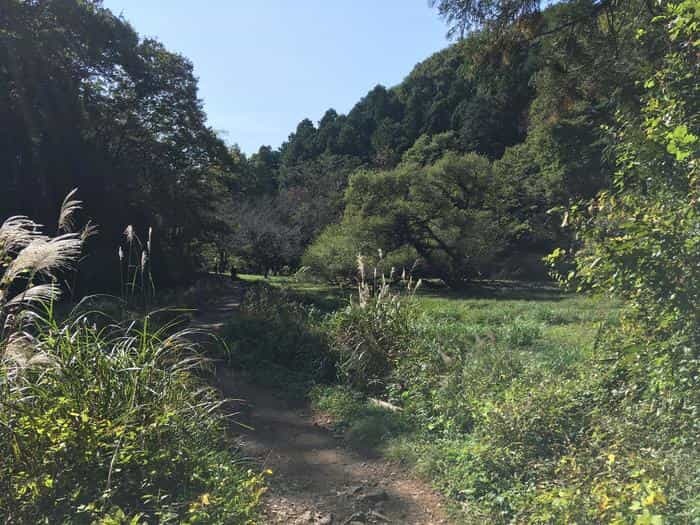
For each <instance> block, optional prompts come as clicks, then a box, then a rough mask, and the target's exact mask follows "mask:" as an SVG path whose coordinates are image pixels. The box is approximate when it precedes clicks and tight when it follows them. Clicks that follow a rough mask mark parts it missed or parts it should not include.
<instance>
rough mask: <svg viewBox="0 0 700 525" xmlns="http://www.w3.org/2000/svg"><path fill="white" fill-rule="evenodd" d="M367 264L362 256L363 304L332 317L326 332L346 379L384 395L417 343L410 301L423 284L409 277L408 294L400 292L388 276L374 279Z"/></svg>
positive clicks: (360, 301) (359, 301) (360, 299)
mask: <svg viewBox="0 0 700 525" xmlns="http://www.w3.org/2000/svg"><path fill="white" fill-rule="evenodd" d="M364 264H365V263H364V258H363V257H362V256H358V265H359V273H360V280H359V284H358V299H357V302H352V301H351V303H350V305H349V306H347V307H346V308H345V309H343V310H341V311H339V312H337V313H336V314H335V315H333V316H331V317H330V319H329V320H328V321H327V324H326V329H327V330H328V331H329V332H330V334H331V341H332V348H333V351H334V353H335V354H336V355H337V356H338V357H337V359H338V371H339V374H340V376H341V379H342V380H343V381H345V382H346V383H347V384H349V385H351V386H353V387H355V388H358V389H360V390H361V391H363V392H367V393H374V394H378V393H382V392H383V391H384V389H385V382H386V379H387V377H388V376H389V374H390V373H391V371H392V370H393V368H394V366H395V363H396V362H397V361H398V360H399V358H400V356H401V355H402V354H403V353H405V352H406V349H407V348H408V344H409V342H410V340H411V335H412V332H411V323H412V320H413V319H412V312H411V306H410V298H411V296H412V295H413V293H414V292H415V290H416V288H417V286H419V285H420V281H419V282H418V283H417V286H416V285H414V284H413V281H412V280H411V279H409V280H408V281H405V282H404V285H405V287H406V294H404V295H401V294H400V293H394V292H392V291H391V287H390V285H389V281H388V280H387V279H386V278H385V277H384V276H382V277H381V278H379V277H377V275H378V272H377V270H376V269H375V271H374V277H373V279H371V280H370V279H369V278H368V277H367V276H366V274H365V266H364ZM391 277H393V276H390V279H391Z"/></svg>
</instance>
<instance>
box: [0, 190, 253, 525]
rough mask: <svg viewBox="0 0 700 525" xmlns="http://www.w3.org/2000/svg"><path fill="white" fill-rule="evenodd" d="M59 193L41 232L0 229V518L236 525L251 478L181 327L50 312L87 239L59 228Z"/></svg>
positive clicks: (246, 505) (72, 206)
mask: <svg viewBox="0 0 700 525" xmlns="http://www.w3.org/2000/svg"><path fill="white" fill-rule="evenodd" d="M73 195H74V192H71V194H70V195H69V197H68V198H67V199H66V200H65V201H64V204H63V207H62V209H61V214H60V220H59V226H58V229H57V234H56V235H55V236H53V237H52V236H50V235H47V234H46V233H44V230H43V228H42V226H41V225H39V224H37V223H35V222H33V221H32V220H30V219H29V218H27V217H12V218H10V219H8V220H6V221H5V222H4V223H3V224H2V226H1V227H0V264H1V265H2V266H1V267H0V268H1V269H2V277H1V278H0V321H1V322H2V324H1V325H0V328H1V329H2V332H1V333H0V521H2V522H4V523H66V522H90V523H92V522H100V523H122V522H126V521H130V522H133V523H137V522H163V523H168V522H172V523H203V522H206V523H247V522H250V521H251V520H252V519H254V516H255V513H256V506H257V502H258V499H259V497H260V495H261V493H262V490H263V488H262V487H263V485H262V479H261V477H260V476H259V475H257V474H255V473H254V472H252V471H251V470H249V469H247V467H246V466H245V464H244V463H243V462H242V461H241V459H240V458H239V456H238V455H237V454H236V453H235V451H233V450H231V449H230V447H229V446H228V445H227V443H226V441H225V433H224V432H225V425H226V419H225V418H226V415H225V413H224V411H223V410H222V407H223V406H224V401H222V400H221V399H219V398H218V396H217V395H216V393H215V392H214V391H213V390H212V389H211V388H209V387H207V386H206V385H205V384H204V383H203V382H202V380H201V379H200V377H201V375H202V372H203V371H205V370H206V367H207V360H206V359H205V358H204V357H203V356H202V355H201V354H200V353H199V352H198V349H197V347H196V345H195V344H194V343H193V342H192V341H193V338H192V335H193V333H192V331H191V330H177V328H176V326H175V325H173V324H167V323H166V324H164V325H161V326H159V327H153V326H152V323H151V318H150V316H149V315H146V316H145V318H144V319H143V320H142V321H139V322H135V321H131V322H127V323H123V324H117V323H113V322H111V321H110V320H109V319H107V320H105V321H104V322H96V317H98V316H100V315H101V312H99V311H98V312H96V311H94V310H89V311H87V312H86V311H85V310H84V309H83V308H81V306H82V305H79V306H78V307H77V308H75V309H74V310H73V311H72V312H70V313H69V314H68V315H67V316H65V317H64V318H62V319H60V320H59V318H58V316H57V315H56V313H55V308H54V305H55V303H56V300H57V299H58V297H59V294H60V287H59V285H58V279H59V277H60V276H61V275H62V272H64V271H66V270H69V269H71V268H72V267H74V265H75V263H76V261H77V259H78V257H79V256H80V253H81V249H82V246H83V241H84V240H85V238H86V236H87V235H89V234H90V233H91V232H93V231H94V230H93V229H92V228H88V229H83V230H81V231H78V232H70V231H65V230H68V229H72V214H73V213H74V212H75V211H76V210H77V209H79V207H80V202H79V201H76V200H74V199H72V197H73ZM144 276H146V269H145V267H144V268H142V270H141V279H142V284H143V283H145V282H146V281H145V280H143V279H144ZM132 282H134V281H132ZM132 290H133V286H132ZM105 317H106V316H105ZM193 371H197V373H196V374H195V373H193Z"/></svg>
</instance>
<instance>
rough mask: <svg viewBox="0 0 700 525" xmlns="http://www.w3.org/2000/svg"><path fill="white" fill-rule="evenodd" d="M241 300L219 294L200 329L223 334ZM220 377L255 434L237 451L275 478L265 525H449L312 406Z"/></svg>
mask: <svg viewBox="0 0 700 525" xmlns="http://www.w3.org/2000/svg"><path fill="white" fill-rule="evenodd" d="M242 295H243V288H242V287H234V288H230V287H229V289H228V290H227V291H224V290H222V295H221V297H220V298H219V300H217V301H216V302H212V303H209V304H208V305H207V306H205V307H203V308H201V309H200V310H199V313H198V315H197V316H196V317H195V319H194V320H193V321H194V324H195V326H197V327H198V328H204V329H207V330H210V331H213V332H217V331H219V330H220V329H221V327H222V326H223V325H224V323H225V322H226V320H227V319H228V318H229V317H230V316H231V315H235V310H236V308H237V307H238V305H239V304H240V300H241V297H242ZM216 377H217V381H218V386H219V388H220V389H221V391H222V393H223V395H224V396H226V397H229V398H236V399H242V400H243V401H240V402H239V406H238V407H237V408H238V409H239V410H240V412H241V414H240V417H239V421H241V422H243V423H245V424H246V425H249V426H250V427H251V428H250V429H243V428H240V430H238V431H237V432H236V434H237V436H236V439H237V441H238V444H239V445H240V447H241V448H242V450H243V451H244V453H245V454H246V455H248V456H249V457H251V458H255V459H257V460H258V461H259V462H260V464H261V465H262V466H263V468H265V469H268V468H269V469H270V470H272V471H273V475H272V476H271V477H270V478H269V484H270V488H269V490H268V492H267V493H266V495H265V497H264V503H263V516H264V517H263V521H262V523H265V524H267V523H269V524H281V523H284V524H302V523H303V524H317V525H322V524H326V525H328V524H333V525H337V524H342V525H351V524H352V525H360V524H370V523H394V524H407V525H437V524H447V523H449V521H448V519H447V518H446V513H445V512H444V510H443V506H442V501H441V498H440V496H439V495H438V494H436V493H435V491H433V490H432V489H431V488H430V486H428V485H427V484H425V483H423V482H422V481H419V480H417V479H415V478H414V477H412V476H411V475H409V474H408V473H407V472H406V471H405V470H404V469H403V468H402V467H401V466H400V465H397V464H394V463H391V462H388V461H385V460H383V459H379V458H376V457H372V456H371V454H365V453H361V452H357V451H354V450H350V449H348V448H347V447H346V445H345V443H344V441H343V439H342V436H339V435H337V434H334V433H333V432H332V430H331V429H329V428H326V425H324V422H323V418H322V417H319V416H318V415H315V414H313V413H312V411H311V410H310V408H309V407H308V405H306V404H302V403H299V402H296V403H295V402H292V401H290V400H287V399H284V398H282V397H280V394H279V392H275V391H274V390H270V389H267V388H262V387H259V386H256V385H253V384H251V383H250V382H248V381H246V380H245V377H244V376H243V375H242V374H240V373H238V372H235V371H233V370H230V369H228V368H223V367H221V368H219V369H218V370H217V374H216Z"/></svg>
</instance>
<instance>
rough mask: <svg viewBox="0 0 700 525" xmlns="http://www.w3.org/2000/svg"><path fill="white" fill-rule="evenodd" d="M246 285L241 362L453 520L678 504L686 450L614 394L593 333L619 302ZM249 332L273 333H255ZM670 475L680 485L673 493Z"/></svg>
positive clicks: (530, 290)
mask: <svg viewBox="0 0 700 525" xmlns="http://www.w3.org/2000/svg"><path fill="white" fill-rule="evenodd" d="M242 279H243V280H245V281H247V282H249V283H251V288H250V292H249V294H248V297H247V298H246V300H244V303H243V308H242V310H243V313H242V316H241V317H240V318H239V319H237V320H235V321H232V326H231V327H230V328H231V330H230V331H229V341H230V342H231V343H232V351H233V354H232V355H236V354H237V353H239V354H240V353H242V357H241V356H239V357H240V359H241V360H240V361H238V364H242V365H243V366H246V365H247V366H248V367H249V369H251V370H252V371H253V374H255V370H260V369H262V370H265V371H266V373H265V374H261V375H260V379H261V380H262V381H263V382H264V381H266V380H271V381H272V382H273V383H274V384H277V385H280V384H282V385H286V387H287V388H288V389H289V391H290V392H291V393H292V394H295V395H299V396H304V395H306V396H308V397H309V398H310V399H311V401H312V404H313V406H314V407H315V408H316V409H317V410H319V411H321V412H323V413H326V414H328V415H329V416H331V419H332V421H333V424H334V425H335V426H336V427H337V428H338V429H339V430H343V431H344V435H345V438H346V440H347V442H348V443H349V444H350V445H351V446H353V447H357V448H358V449H363V450H370V451H373V452H376V453H380V454H382V455H384V456H386V457H389V458H393V459H395V460H397V461H400V462H402V463H404V464H406V465H407V466H409V467H410V468H412V469H414V470H415V471H416V472H418V473H419V474H420V475H422V476H423V477H425V478H426V479H428V480H430V481H431V482H432V483H433V484H434V485H435V486H436V487H437V488H438V489H439V490H440V491H441V492H442V493H443V494H445V495H447V496H448V498H449V501H451V502H452V506H453V510H454V518H455V520H456V521H457V522H460V523H461V522H464V523H508V522H513V521H515V522H531V523H550V522H567V523H593V522H610V523H645V521H643V520H644V519H647V518H649V519H651V518H652V517H653V516H658V515H659V514H656V513H661V512H674V511H675V509H674V506H675V505H681V504H685V505H686V506H687V505H688V499H687V498H688V497H689V496H691V495H692V491H693V490H694V489H693V488H692V487H693V483H696V481H693V480H694V479H695V478H694V476H695V474H694V467H693V466H692V465H693V461H695V460H694V459H693V456H692V454H691V455H690V456H687V455H686V456H683V455H671V456H667V457H662V456H659V455H658V451H656V450H654V448H653V447H655V446H662V445H659V441H656V439H657V438H658V439H660V440H661V441H663V440H664V439H665V438H663V437H662V436H663V435H664V432H666V431H668V430H667V429H664V427H663V424H662V422H661V421H660V420H659V419H658V418H657V419H656V420H655V421H654V424H651V423H649V421H650V420H648V419H646V418H647V417H649V414H647V413H645V412H644V411H643V410H639V411H638V412H636V413H633V414H630V413H627V412H625V410H624V409H623V408H621V407H620V406H619V405H617V404H616V402H615V401H614V400H613V401H610V400H609V399H608V397H609V396H608V392H609V388H610V382H611V381H613V380H614V378H612V377H611V373H610V372H609V369H610V367H609V354H608V353H606V352H605V351H603V350H601V344H600V341H601V340H603V339H605V338H608V337H612V336H614V334H615V333H616V332H618V331H619V330H620V326H621V324H620V317H621V316H622V315H623V308H622V306H621V305H620V304H619V303H617V302H615V301H614V300H612V299H609V298H605V297H596V296H590V295H583V294H575V293H568V292H564V291H562V290H560V289H558V288H557V287H556V286H554V285H552V284H540V283H517V282H506V281H501V282H495V281H490V282H477V283H474V284H472V285H471V286H470V287H469V288H467V289H464V290H461V291H454V290H449V289H445V288H439V287H437V286H436V284H435V283H430V282H428V283H425V284H423V285H422V286H420V287H419V289H418V290H417V291H414V292H412V293H406V292H405V291H403V290H402V289H401V288H402V287H401V285H392V286H391V287H387V288H388V290H387V291H385V292H382V291H381V290H379V291H377V290H374V291H371V293H370V295H369V297H370V300H369V301H368V303H367V304H366V305H365V307H364V308H363V307H362V306H361V304H362V303H361V300H360V299H358V291H357V289H355V290H353V289H352V288H338V287H332V286H328V285H324V284H319V283H314V282H301V281H298V280H296V279H294V278H290V277H271V278H269V279H263V278H261V277H258V276H242ZM362 286H363V285H362V284H360V290H361V289H362ZM382 294H384V299H382V298H381V297H382ZM359 295H362V292H360V294H359ZM251 297H252V298H251ZM382 304H384V305H394V306H388V307H384V306H381V305H382ZM387 308H388V309H387ZM263 311H264V312H265V313H264V315H263V314H261V313H260V312H263ZM262 318H265V319H264V320H262ZM251 323H252V324H251ZM260 323H262V324H260ZM263 327H264V329H263ZM290 327H294V328H293V329H290ZM247 329H251V330H254V331H255V333H256V334H261V333H263V332H264V333H266V334H268V335H267V336H265V337H257V338H256V339H255V341H254V342H253V338H252V337H251V338H246V336H245V333H246V330H247ZM233 334H236V335H233ZM283 334H286V335H287V337H286V338H283V337H281V336H282V335H283ZM292 334H294V335H292ZM266 340H267V341H268V343H266V342H265V341H266ZM245 349H247V351H248V352H250V355H251V356H254V359H252V360H250V361H246V359H245V352H246V350H245ZM237 350H238V351H239V352H237ZM378 356H379V357H378ZM259 358H262V360H260V359H259ZM382 359H384V361H383V360H382ZM386 361H388V362H386ZM270 370H275V373H274V374H272V375H270V374H269V372H270ZM329 370H330V373H329ZM613 373H614V372H613ZM651 417H653V415H652V416H651ZM645 422H646V423H645ZM645 425H647V426H645ZM652 428H657V429H658V432H659V434H658V436H656V435H654V432H652V431H651V429H652ZM640 442H643V443H645V444H647V445H648V446H649V448H642V449H641V450H640V449H639V443H640ZM696 459H697V458H696ZM671 472H673V474H672V475H674V476H680V477H681V478H682V479H685V480H686V481H687V483H688V484H687V485H675V486H673V487H672V488H671V490H670V491H669V490H668V489H667V488H666V485H665V481H667V480H668V479H669V476H670V475H671ZM674 490H675V492H674ZM674 499H675V501H674ZM683 502H684V503H683ZM690 507H691V508H692V505H691V506H690ZM686 508H687V507H686ZM683 512H684V511H680V512H679V514H678V515H679V516H683ZM654 519H657V518H654ZM685 519H686V518H685V517H682V518H678V522H680V523H683V522H685Z"/></svg>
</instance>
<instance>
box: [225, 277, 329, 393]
mask: <svg viewBox="0 0 700 525" xmlns="http://www.w3.org/2000/svg"><path fill="white" fill-rule="evenodd" d="M223 336H224V339H225V340H226V341H227V342H228V344H229V347H230V348H229V354H228V357H229V359H230V361H231V362H232V363H233V364H236V365H238V366H242V367H244V368H246V369H247V370H249V371H251V372H252V373H253V375H254V376H255V378H256V379H258V380H260V381H263V382H269V381H272V382H273V383H274V384H279V383H278V379H279V378H280V376H282V377H284V379H285V381H284V382H285V383H296V384H297V386H300V387H302V388H303V386H304V384H313V383H316V382H328V381H331V380H333V379H334V378H335V362H334V359H333V356H332V355H331V353H330V351H329V348H328V341H327V338H326V335H325V333H324V332H323V331H322V329H321V327H320V316H319V315H318V313H317V312H316V311H315V310H314V309H313V308H308V307H305V306H303V305H302V304H300V303H298V302H295V301H292V299H291V298H290V296H289V295H288V294H287V293H286V292H284V291H280V290H277V289H275V288H272V287H270V286H268V285H266V284H257V285H255V286H252V287H251V288H250V289H249V290H248V291H247V292H246V295H245V297H244V299H243V302H242V304H241V308H240V312H237V313H236V314H235V315H234V316H233V317H232V318H231V320H230V321H229V322H228V323H227V325H226V327H225V329H224V334H223Z"/></svg>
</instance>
